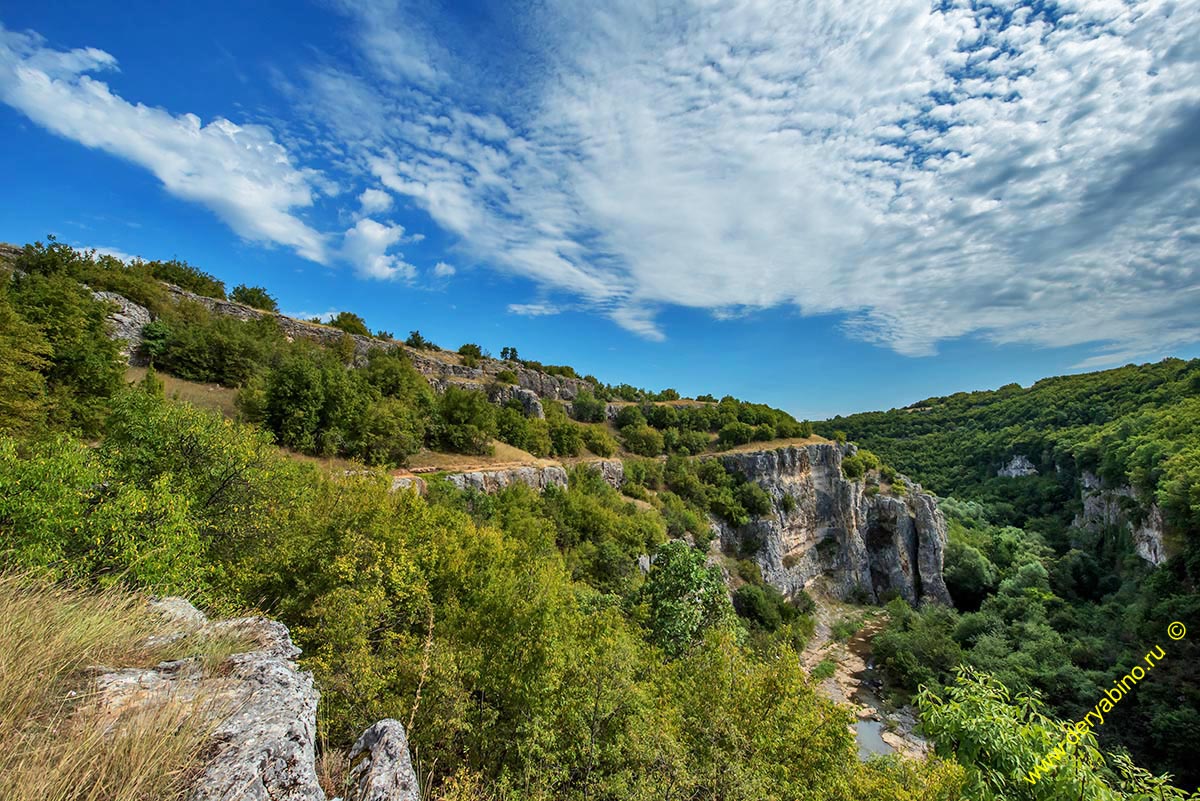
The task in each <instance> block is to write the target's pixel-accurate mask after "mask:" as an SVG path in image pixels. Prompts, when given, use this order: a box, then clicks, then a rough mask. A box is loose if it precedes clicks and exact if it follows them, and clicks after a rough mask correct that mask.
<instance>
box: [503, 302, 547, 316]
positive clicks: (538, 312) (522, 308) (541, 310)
mask: <svg viewBox="0 0 1200 801" xmlns="http://www.w3.org/2000/svg"><path fill="white" fill-rule="evenodd" d="M508 311H509V312H510V313H512V314H519V315H521V316H523V317H546V316H549V315H551V314H558V313H559V308H558V307H557V306H554V305H553V304H549V303H510V304H508Z"/></svg>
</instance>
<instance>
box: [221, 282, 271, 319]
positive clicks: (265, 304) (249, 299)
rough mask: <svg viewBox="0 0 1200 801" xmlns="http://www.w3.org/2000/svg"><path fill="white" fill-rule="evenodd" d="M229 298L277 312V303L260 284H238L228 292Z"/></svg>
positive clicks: (256, 307)
mask: <svg viewBox="0 0 1200 801" xmlns="http://www.w3.org/2000/svg"><path fill="white" fill-rule="evenodd" d="M229 299H230V300H233V301H236V302H238V303H241V304H244V305H246V306H250V307H252V308H255V309H261V310H262V311H266V312H273V313H278V311H279V303H278V302H276V300H275V298H273V297H271V294H270V293H269V292H267V290H266V289H264V288H262V287H261V286H246V285H245V284H238V285H237V286H235V287H234V288H233V291H232V292H230V293H229Z"/></svg>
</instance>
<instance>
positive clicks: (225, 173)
mask: <svg viewBox="0 0 1200 801" xmlns="http://www.w3.org/2000/svg"><path fill="white" fill-rule="evenodd" d="M116 66H117V62H116V59H115V58H114V57H113V56H111V55H109V54H108V53H105V52H104V51H102V50H97V49H95V48H84V49H77V50H71V51H58V50H53V49H51V48H49V47H47V46H46V45H45V43H44V42H43V40H42V39H40V38H39V37H37V36H35V35H32V34H21V33H14V32H11V31H7V30H5V29H4V28H3V27H0V100H3V102H5V103H7V104H8V105H10V106H12V107H13V108H15V109H17V110H19V111H20V112H21V113H23V114H25V115H26V116H27V117H29V119H31V120H33V121H34V122H36V123H37V124H39V125H41V126H43V127H45V128H47V129H48V130H50V131H53V132H54V133H56V134H58V135H59V136H62V137H65V138H67V139H72V140H74V141H76V142H79V143H80V144H82V145H85V146H87V147H90V148H96V149H99V150H103V151H106V152H108V153H111V154H112V155H115V156H118V157H120V158H123V159H126V160H128V161H131V162H133V163H135V164H138V165H140V166H142V167H145V168H146V169H148V170H150V171H151V172H152V173H154V175H155V176H156V177H157V178H158V179H159V180H160V181H161V182H162V184H163V187H164V188H165V189H166V190H167V191H168V192H170V193H171V194H173V195H175V196H177V197H180V198H183V199H185V200H189V201H195V202H198V203H201V204H203V205H204V206H207V207H208V208H209V209H211V210H212V211H213V212H214V213H215V214H217V216H218V217H220V218H221V219H222V220H223V221H225V223H226V224H228V225H229V226H230V227H231V228H232V229H233V230H234V231H235V232H237V234H238V235H239V236H242V237H244V238H246V239H248V240H253V241H257V242H269V243H277V244H280V245H285V246H287V247H290V248H292V249H294V250H295V251H296V252H297V253H299V254H300V255H302V256H304V257H305V258H307V259H311V260H313V261H317V262H325V261H326V258H327V255H326V250H325V242H324V237H323V236H322V235H321V234H320V233H318V232H317V231H315V230H313V229H312V228H310V227H309V226H308V225H307V224H305V223H304V222H303V221H301V220H300V219H299V218H298V217H297V216H295V215H294V214H293V210H294V209H298V208H305V207H307V206H310V205H312V203H313V190H312V186H311V185H312V175H311V174H310V173H308V172H306V171H304V170H301V169H298V168H296V167H295V166H294V165H293V164H292V163H291V160H290V159H289V157H288V154H287V152H286V151H285V150H284V149H283V147H281V146H280V145H279V144H278V143H276V142H275V141H274V139H273V137H272V135H271V132H270V131H269V130H267V129H266V128H263V127H261V126H257V125H244V126H242V125H236V124H234V123H233V122H230V121H229V120H227V119H224V118H222V117H218V118H216V119H214V120H212V121H211V122H209V123H208V124H207V125H204V124H201V121H200V119H199V118H198V117H197V116H195V115H194V114H181V115H175V114H171V113H170V112H168V111H165V110H163V109H160V108H152V107H149V106H145V105H142V104H140V103H138V104H132V103H129V102H127V101H126V100H124V99H122V98H121V97H119V96H117V95H115V94H113V93H112V92H111V91H110V90H109V87H108V85H107V84H105V83H103V82H101V81H98V80H95V79H94V78H92V77H90V76H89V75H88V74H87V73H91V72H97V71H101V70H112V69H116Z"/></svg>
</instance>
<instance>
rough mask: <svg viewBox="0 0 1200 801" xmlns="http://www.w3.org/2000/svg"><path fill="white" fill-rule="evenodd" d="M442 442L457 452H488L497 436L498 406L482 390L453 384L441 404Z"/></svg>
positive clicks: (440, 434) (439, 429) (440, 433)
mask: <svg viewBox="0 0 1200 801" xmlns="http://www.w3.org/2000/svg"><path fill="white" fill-rule="evenodd" d="M438 413H439V414H438V417H439V420H438V442H439V443H440V444H441V446H442V447H443V448H446V449H447V450H450V451H454V452H456V453H470V454H487V453H490V452H491V445H490V440H491V438H492V437H494V436H495V435H496V407H494V406H492V404H490V403H488V399H487V396H486V395H484V394H483V393H482V392H471V391H468V390H464V389H459V388H458V387H456V386H453V385H451V386H449V387H447V388H446V391H445V392H443V393H442V397H441V399H440V400H439V403H438Z"/></svg>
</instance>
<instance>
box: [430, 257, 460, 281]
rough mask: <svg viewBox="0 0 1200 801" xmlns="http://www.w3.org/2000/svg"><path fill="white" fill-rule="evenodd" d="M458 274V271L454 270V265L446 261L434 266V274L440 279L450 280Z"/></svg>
mask: <svg viewBox="0 0 1200 801" xmlns="http://www.w3.org/2000/svg"><path fill="white" fill-rule="evenodd" d="M456 272H458V270H456V269H454V265H453V264H447V263H446V262H444V261H439V262H438V263H437V264H435V265H433V274H434V275H435V276H437V277H438V278H449V277H450V276H452V275H454V274H455V273H456Z"/></svg>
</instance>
